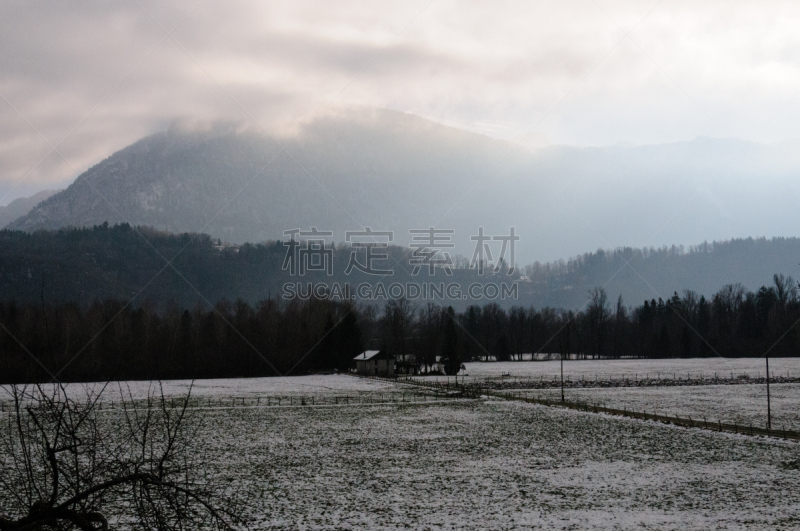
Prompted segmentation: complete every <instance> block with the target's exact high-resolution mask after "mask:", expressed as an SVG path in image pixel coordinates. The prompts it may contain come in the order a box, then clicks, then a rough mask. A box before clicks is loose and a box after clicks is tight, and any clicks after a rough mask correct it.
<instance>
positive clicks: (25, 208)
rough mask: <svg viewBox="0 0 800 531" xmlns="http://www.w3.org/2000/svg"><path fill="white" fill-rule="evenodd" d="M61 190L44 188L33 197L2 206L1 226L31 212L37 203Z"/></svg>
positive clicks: (0, 210)
mask: <svg viewBox="0 0 800 531" xmlns="http://www.w3.org/2000/svg"><path fill="white" fill-rule="evenodd" d="M59 191H60V190H42V191H41V192H38V193H36V194H34V195H32V196H31V197H20V198H19V199H14V200H13V201H11V202H10V203H9V204H8V205H6V206H0V228H3V227H5V226H6V225H8V224H9V223H11V222H12V221H14V220H15V219H17V218H20V217H22V216H24V215H25V214H27V213H28V212H30V211H31V210H32V209H33V208H34V207H35V206H36V205H38V204H39V203H41V202H42V201H44V200H45V199H47V198H48V197H50V196H52V195H53V194H56V193H58V192H59Z"/></svg>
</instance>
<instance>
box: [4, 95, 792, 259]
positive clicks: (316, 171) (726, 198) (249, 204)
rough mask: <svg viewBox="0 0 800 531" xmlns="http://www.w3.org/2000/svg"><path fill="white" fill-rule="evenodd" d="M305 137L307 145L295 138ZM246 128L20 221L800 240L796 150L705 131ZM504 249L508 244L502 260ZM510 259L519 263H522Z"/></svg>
mask: <svg viewBox="0 0 800 531" xmlns="http://www.w3.org/2000/svg"><path fill="white" fill-rule="evenodd" d="M290 140H291V141H290ZM278 142H279V143H280V145H282V146H286V149H285V150H282V149H281V147H279V145H278V144H277V143H276V142H275V141H273V140H272V139H271V138H270V137H268V136H266V135H265V134H262V133H259V132H253V131H247V130H242V129H241V128H240V127H238V126H234V125H216V126H214V127H210V128H208V129H205V130H189V129H182V128H178V127H174V128H172V129H170V130H168V131H165V132H162V133H158V134H155V135H152V136H148V137H146V138H143V139H142V140H140V141H138V142H136V143H135V144H133V145H131V146H129V147H127V148H125V149H123V150H121V151H119V152H117V153H115V154H113V155H112V156H110V157H108V158H107V159H105V160H104V161H102V162H100V163H99V164H97V165H96V166H94V167H92V168H90V169H89V170H88V171H86V172H85V173H83V174H82V175H80V176H79V177H78V178H77V179H76V181H75V182H74V183H73V184H72V185H70V186H69V187H68V188H67V189H66V190H64V191H63V192H60V193H58V194H56V195H54V196H52V197H51V198H49V199H48V200H46V201H44V202H43V203H41V204H40V205H38V206H37V207H36V208H34V209H33V210H32V211H31V212H29V213H28V214H27V215H25V216H23V217H22V218H20V219H18V220H16V221H14V222H13V223H11V224H10V225H9V228H12V229H20V230H26V231H32V230H36V229H41V228H45V229H57V228H60V227H65V226H76V227H80V226H93V225H99V224H102V223H103V222H105V221H108V222H109V223H111V224H114V223H122V222H127V223H130V224H132V225H148V226H153V227H155V228H157V229H160V230H166V231H171V232H177V233H180V232H203V233H209V234H210V235H211V236H212V237H214V238H221V239H223V240H227V241H231V242H234V243H243V242H248V241H249V242H256V241H264V240H271V239H278V238H283V237H284V236H283V232H284V231H286V230H290V229H294V228H302V229H304V230H308V229H309V228H310V227H312V226H314V227H317V228H318V229H319V230H322V231H325V230H329V231H332V232H333V233H334V236H333V239H334V240H335V241H343V240H344V239H345V231H348V230H359V229H361V228H362V227H364V226H369V227H371V228H372V229H373V230H391V231H394V233H395V238H394V241H393V243H395V244H399V245H406V244H408V243H409V241H410V236H409V230H410V229H423V228H427V227H431V226H433V227H436V228H442V229H452V230H455V233H454V235H453V236H452V242H453V243H454V244H455V248H454V249H453V253H462V254H464V255H466V256H467V257H468V258H469V257H470V256H472V253H473V248H474V241H473V240H471V239H470V237H471V236H474V235H476V234H477V232H478V229H479V227H484V230H485V233H486V234H490V235H506V234H508V233H509V227H515V229H516V233H517V234H518V235H520V238H521V239H520V241H519V242H518V244H517V247H516V256H515V260H516V261H517V262H518V263H523V264H524V263H528V262H532V261H534V260H540V261H550V260H555V259H557V258H559V257H563V256H574V255H576V254H578V253H581V252H584V251H585V250H586V249H597V248H603V249H609V248H612V249H613V248H617V247H620V246H623V245H625V246H634V247H650V246H659V245H662V244H671V243H673V242H699V241H704V240H726V239H730V238H732V237H746V236H749V235H753V234H763V235H767V236H792V235H795V234H798V233H800V217H798V216H796V202H795V201H794V199H793V198H794V197H797V196H800V189H799V187H800V179H797V173H798V169H800V149H797V148H798V146H797V145H796V143H791V142H789V143H782V144H771V145H763V144H748V143H745V142H743V141H741V140H737V139H709V138H698V139H696V140H694V141H691V142H678V143H674V144H664V145H655V146H630V145H618V146H612V147H575V146H548V147H543V148H538V149H532V150H530V149H527V148H522V147H521V146H515V145H514V144H512V143H509V142H505V141H500V140H494V139H491V138H489V137H486V136H482V135H478V134H474V133H470V132H466V131H462V130H459V129H455V128H452V127H446V126H444V125H441V124H437V123H434V122H431V121H428V120H425V119H422V118H420V117H417V116H414V115H410V114H403V113H399V112H393V111H374V110H365V111H358V112H352V113H350V114H347V115H338V116H327V117H322V118H320V119H318V120H316V121H314V122H313V123H312V124H310V125H309V126H308V127H306V128H305V129H304V130H302V131H301V133H300V134H299V135H298V136H297V138H296V139H289V138H279V139H278ZM496 252H498V250H495V253H496ZM506 259H508V257H507V258H506Z"/></svg>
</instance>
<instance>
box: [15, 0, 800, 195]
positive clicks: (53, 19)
mask: <svg viewBox="0 0 800 531" xmlns="http://www.w3.org/2000/svg"><path fill="white" fill-rule="evenodd" d="M798 27H800V3H797V2H788V1H787V2H769V1H759V2H754V1H753V2H737V1H731V0H727V1H718V2H717V1H705V2H696V1H676V0H664V1H662V2H657V1H609V0H558V1H552V2H544V1H537V2H522V1H520V2H475V3H472V2H453V1H447V0H433V1H431V2H429V1H428V0H421V1H420V0H403V1H402V2H395V3H389V2H314V3H305V2H281V3H277V2H231V1H226V2H219V1H212V0H206V1H204V2H198V1H197V0H194V1H189V2H181V3H173V2H165V1H163V0H159V1H140V2H136V1H132V2H102V3H101V2H37V1H31V0H24V1H19V2H15V1H9V0H6V1H4V2H2V4H0V195H2V196H5V197H3V200H2V201H0V204H4V203H7V202H8V201H9V200H10V199H12V198H13V197H17V196H20V195H28V194H29V193H30V192H32V191H35V190H38V189H42V188H46V187H48V186H63V185H64V184H65V183H67V182H69V180H71V179H72V178H74V177H75V176H76V174H77V173H80V172H82V171H83V170H85V169H86V168H87V167H88V166H89V165H90V164H92V163H94V162H96V161H98V160H100V159H102V158H104V157H105V156H107V155H109V154H111V153H112V152H113V151H115V150H117V149H120V148H122V147H124V146H126V145H128V144H130V143H131V142H133V141H135V140H137V139H138V138H140V137H142V136H144V135H146V134H148V133H152V132H155V131H158V130H163V129H165V128H166V127H167V126H168V125H169V124H170V123H171V122H173V121H175V120H190V121H191V120H198V121H205V120H215V119H228V120H237V121H243V122H250V123H257V124H258V126H259V127H263V128H265V129H267V130H269V131H271V132H274V133H277V134H291V132H292V131H296V130H297V128H298V127H299V126H300V124H303V123H306V122H308V121H309V120H311V119H313V117H314V116H316V115H317V114H318V113H320V112H330V111H332V110H336V109H341V108H342V107H347V106H349V105H368V106H377V107H386V108H391V109H396V110H401V111H408V112H412V113H415V114H418V115H421V116H423V117H426V118H430V119H433V120H436V121H439V122H442V123H446V124H450V125H454V126H457V127H462V128H466V129H470V130H473V131H478V132H482V133H485V134H488V135H491V136H495V137H499V138H507V139H512V140H515V141H516V140H519V139H520V138H521V135H524V134H526V133H528V132H530V135H529V136H528V137H527V138H525V140H524V142H525V143H531V144H535V143H541V142H544V141H549V142H551V143H566V144H582V145H611V144H616V143H619V142H632V143H637V144H647V143H662V142H672V141H677V140H691V139H693V138H695V137H697V136H714V137H738V138H745V139H748V140H753V141H757V142H777V141H782V140H788V139H796V138H797V137H798V133H797V127H796V125H795V124H797V123H798V122H799V121H800V120H799V119H800V101H799V100H800V98H794V96H795V94H796V93H797V91H798V90H800V32H798V31H797V28H798ZM170 32H171V33H170ZM793 98H794V99H793ZM53 146H57V152H58V153H57V154H56V153H52V152H51V149H52V147H53ZM48 154H49V155H48ZM62 156H63V158H62ZM14 187H16V188H15V189H14V191H13V192H12V191H11V190H12V188H14Z"/></svg>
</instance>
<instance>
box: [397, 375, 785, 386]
mask: <svg viewBox="0 0 800 531" xmlns="http://www.w3.org/2000/svg"><path fill="white" fill-rule="evenodd" d="M399 380H400V381H403V382H406V383H412V384H417V383H418V384H420V385H423V386H426V385H429V384H430V383H431V382H436V383H437V384H440V385H445V386H450V385H458V386H460V387H464V388H469V387H475V388H479V389H554V388H557V387H561V376H560V375H558V374H541V375H538V376H511V375H501V376H483V377H471V376H460V377H458V378H456V377H447V378H445V379H442V378H441V377H439V378H433V379H431V378H426V377H424V376H423V377H419V376H412V377H407V376H401V377H399ZM456 382H457V383H456ZM766 383H767V378H766V375H765V373H764V372H761V373H759V374H757V375H755V376H753V375H750V374H737V373H736V372H733V371H731V372H729V373H727V372H726V373H722V372H713V373H708V372H701V373H691V372H687V373H678V372H670V373H664V372H661V373H630V374H622V375H615V376H612V375H600V374H594V375H585V374H584V375H580V376H571V375H564V387H566V388H570V389H591V388H605V387H683V386H701V385H742V384H761V385H765V384H766ZM769 383H770V384H784V383H800V374H798V373H795V374H792V373H790V372H788V371H787V372H786V373H785V374H779V373H777V372H773V371H770V378H769Z"/></svg>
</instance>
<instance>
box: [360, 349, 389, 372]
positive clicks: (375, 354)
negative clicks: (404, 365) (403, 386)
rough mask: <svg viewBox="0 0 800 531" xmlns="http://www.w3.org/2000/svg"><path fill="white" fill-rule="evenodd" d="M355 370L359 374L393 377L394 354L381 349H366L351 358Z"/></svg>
mask: <svg viewBox="0 0 800 531" xmlns="http://www.w3.org/2000/svg"><path fill="white" fill-rule="evenodd" d="M353 360H354V361H355V362H356V372H357V373H358V374H360V375H361V376H382V377H384V378H393V377H394V362H395V360H394V356H390V355H389V354H387V353H385V352H384V351H382V350H366V351H364V352H362V353H361V354H359V355H358V356H356V357H355V358H353Z"/></svg>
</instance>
